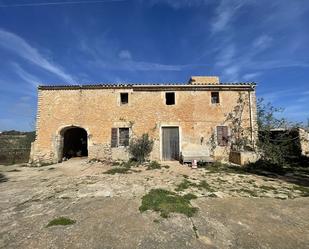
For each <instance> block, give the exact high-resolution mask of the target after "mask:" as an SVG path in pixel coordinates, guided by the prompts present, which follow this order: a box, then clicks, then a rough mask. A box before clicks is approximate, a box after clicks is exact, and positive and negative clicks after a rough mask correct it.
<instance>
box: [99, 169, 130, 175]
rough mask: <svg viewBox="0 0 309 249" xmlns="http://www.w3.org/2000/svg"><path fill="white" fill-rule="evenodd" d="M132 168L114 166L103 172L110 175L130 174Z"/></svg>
mask: <svg viewBox="0 0 309 249" xmlns="http://www.w3.org/2000/svg"><path fill="white" fill-rule="evenodd" d="M129 170H130V168H122V167H117V168H112V169H109V170H107V171H105V172H104V173H103V174H109V175H115V174H129V173H130V172H129Z"/></svg>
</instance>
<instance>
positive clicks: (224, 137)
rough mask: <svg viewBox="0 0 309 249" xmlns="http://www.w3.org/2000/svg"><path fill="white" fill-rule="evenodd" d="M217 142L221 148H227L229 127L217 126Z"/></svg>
mask: <svg viewBox="0 0 309 249" xmlns="http://www.w3.org/2000/svg"><path fill="white" fill-rule="evenodd" d="M217 141H218V145H219V146H227V145H228V142H229V134H228V127H227V126H217Z"/></svg>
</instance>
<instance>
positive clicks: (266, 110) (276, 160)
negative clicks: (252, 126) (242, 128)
mask: <svg viewBox="0 0 309 249" xmlns="http://www.w3.org/2000/svg"><path fill="white" fill-rule="evenodd" d="M282 112H283V109H282V108H276V107H274V106H273V105H272V104H271V103H266V104H265V102H264V99H259V100H258V102H257V118H258V120H257V124H258V129H259V139H258V142H257V146H258V150H259V153H260V156H261V159H262V160H263V161H266V162H269V163H271V164H273V165H278V166H279V167H282V166H283V165H284V164H285V163H286V156H287V155H289V154H290V150H291V149H293V148H292V147H291V142H292V141H293V140H295V138H294V135H293V133H292V132H291V131H292V130H293V129H294V128H297V127H298V126H299V124H298V123H293V122H290V121H288V120H287V119H286V118H283V117H282V118H280V117H279V116H280V114H281V113H282Z"/></svg>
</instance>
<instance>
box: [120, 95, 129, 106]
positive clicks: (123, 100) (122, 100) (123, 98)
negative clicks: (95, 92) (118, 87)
mask: <svg viewBox="0 0 309 249" xmlns="http://www.w3.org/2000/svg"><path fill="white" fill-rule="evenodd" d="M128 103H129V94H128V93H120V104H121V105H127V104H128Z"/></svg>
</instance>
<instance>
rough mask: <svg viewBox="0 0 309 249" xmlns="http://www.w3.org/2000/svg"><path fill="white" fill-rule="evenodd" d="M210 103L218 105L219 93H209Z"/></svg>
mask: <svg viewBox="0 0 309 249" xmlns="http://www.w3.org/2000/svg"><path fill="white" fill-rule="evenodd" d="M211 103H212V104H219V103H220V98H219V92H211Z"/></svg>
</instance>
